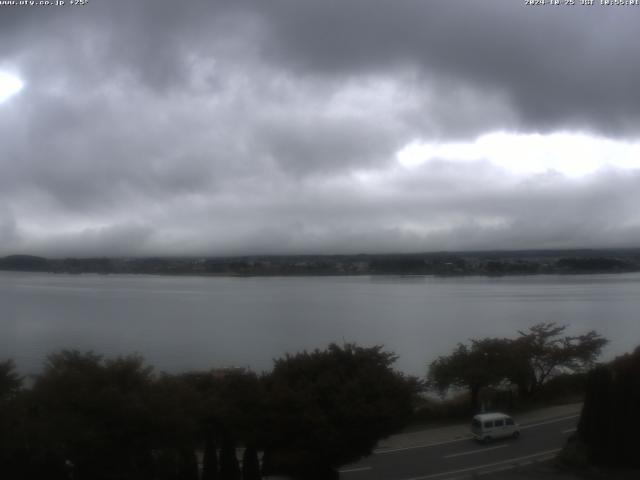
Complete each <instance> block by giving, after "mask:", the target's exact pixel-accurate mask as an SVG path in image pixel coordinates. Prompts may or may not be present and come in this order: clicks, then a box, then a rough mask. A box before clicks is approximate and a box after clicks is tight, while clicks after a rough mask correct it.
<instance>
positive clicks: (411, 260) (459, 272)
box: [0, 249, 640, 277]
mask: <svg viewBox="0 0 640 480" xmlns="http://www.w3.org/2000/svg"><path fill="white" fill-rule="evenodd" d="M0 271H15V272H41V273H66V274H82V273H91V274H102V275H108V274H151V275H170V276H199V277H203V276H205V277H302V276H305V277H309V276H314V277H327V276H377V275H399V276H436V277H463V276H464V277H467V276H484V277H505V276H514V275H544V274H552V275H576V274H612V273H632V272H640V249H611V250H604V249H601V250H565V251H561V250H547V251H516V252H513V251H494V252H456V253H446V252H445V253H423V254H387V255H384V254H380V255H368V254H367V255H365V254H359V255H280V256H276V255H264V256H242V257H146V258H144V257H93V258H64V259H51V258H45V257H37V256H32V255H10V256H7V257H0Z"/></svg>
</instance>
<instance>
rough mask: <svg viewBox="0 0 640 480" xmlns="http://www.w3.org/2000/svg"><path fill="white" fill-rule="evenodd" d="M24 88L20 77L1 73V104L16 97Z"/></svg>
mask: <svg viewBox="0 0 640 480" xmlns="http://www.w3.org/2000/svg"><path fill="white" fill-rule="evenodd" d="M22 87H24V83H23V82H22V80H20V79H19V78H18V77H16V76H14V75H10V74H8V73H3V72H0V102H4V101H5V100H7V99H8V98H9V97H11V96H13V95H15V94H16V93H18V92H19V91H20V90H22Z"/></svg>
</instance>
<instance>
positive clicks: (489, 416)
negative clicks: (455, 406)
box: [471, 413, 520, 443]
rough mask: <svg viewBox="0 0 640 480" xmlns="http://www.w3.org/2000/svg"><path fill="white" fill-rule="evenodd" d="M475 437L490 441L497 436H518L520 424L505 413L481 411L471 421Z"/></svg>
mask: <svg viewBox="0 0 640 480" xmlns="http://www.w3.org/2000/svg"><path fill="white" fill-rule="evenodd" d="M471 433H472V434H473V438H475V439H476V440H479V441H481V442H486V443H489V442H490V441H491V440H494V439H496V438H506V437H512V438H518V437H519V436H520V425H518V424H517V423H516V422H515V421H514V420H513V418H511V417H510V416H509V415H505V414H504V413H480V414H478V415H476V416H475V417H473V420H472V421H471Z"/></svg>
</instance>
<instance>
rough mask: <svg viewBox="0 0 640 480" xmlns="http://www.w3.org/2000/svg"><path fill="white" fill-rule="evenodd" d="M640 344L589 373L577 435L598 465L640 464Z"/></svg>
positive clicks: (631, 465)
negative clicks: (639, 433) (639, 440)
mask: <svg viewBox="0 0 640 480" xmlns="http://www.w3.org/2000/svg"><path fill="white" fill-rule="evenodd" d="M638 405H640V347H638V348H636V350H635V352H633V353H632V354H627V355H623V356H621V357H618V358H616V359H615V360H614V361H613V362H611V363H609V364H607V365H601V366H598V367H597V368H594V369H593V370H591V371H590V372H589V374H588V380H587V392H586V395H585V401H584V406H583V409H582V414H581V416H580V422H579V423H578V432H577V434H578V439H579V440H580V441H581V442H583V444H584V446H585V447H586V454H587V458H588V460H589V461H590V462H591V463H594V464H597V465H610V466H615V467H631V468H640V456H639V455H638V453H639V450H638V441H637V432H638V429H640V410H639V409H638Z"/></svg>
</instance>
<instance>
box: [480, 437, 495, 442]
mask: <svg viewBox="0 0 640 480" xmlns="http://www.w3.org/2000/svg"><path fill="white" fill-rule="evenodd" d="M492 440H493V438H491V437H489V436H486V437H484V438H483V439H482V443H491V441H492Z"/></svg>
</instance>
